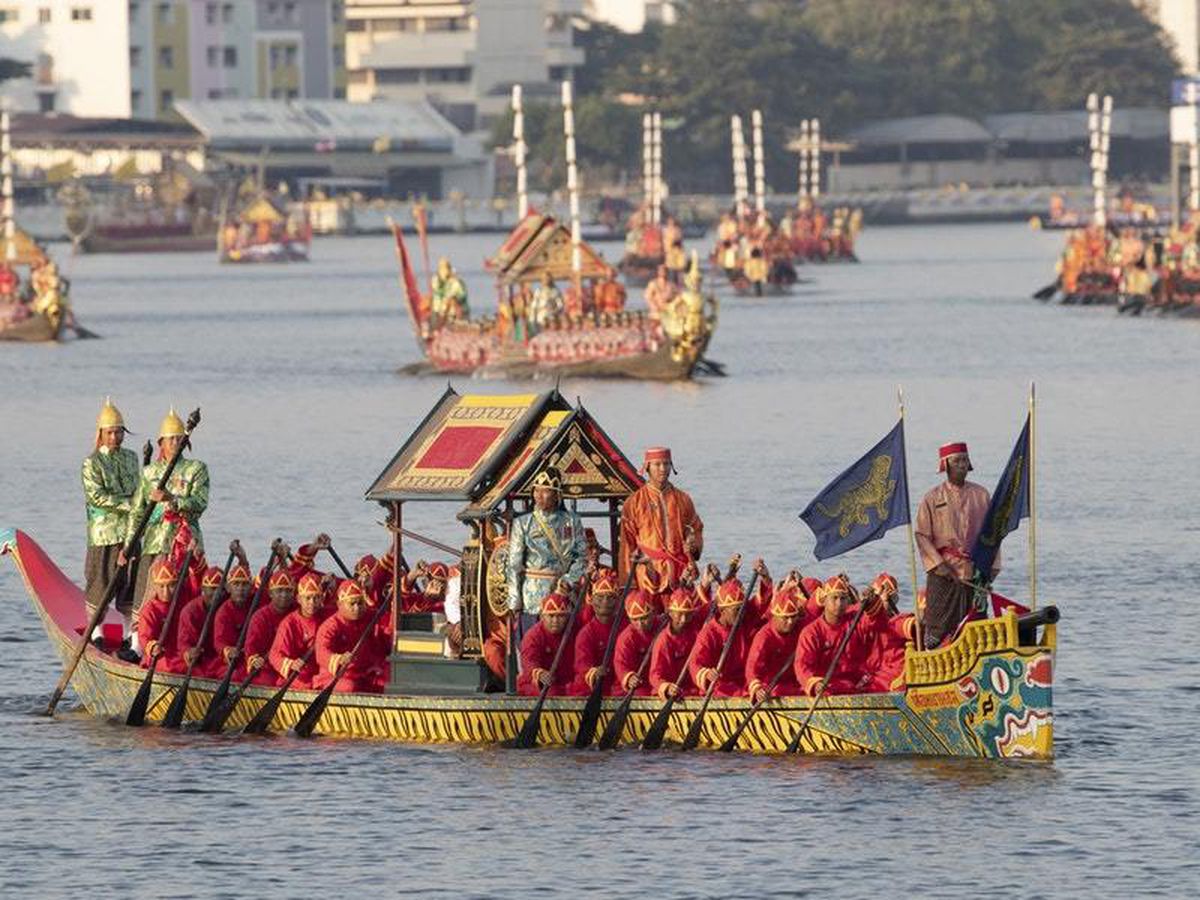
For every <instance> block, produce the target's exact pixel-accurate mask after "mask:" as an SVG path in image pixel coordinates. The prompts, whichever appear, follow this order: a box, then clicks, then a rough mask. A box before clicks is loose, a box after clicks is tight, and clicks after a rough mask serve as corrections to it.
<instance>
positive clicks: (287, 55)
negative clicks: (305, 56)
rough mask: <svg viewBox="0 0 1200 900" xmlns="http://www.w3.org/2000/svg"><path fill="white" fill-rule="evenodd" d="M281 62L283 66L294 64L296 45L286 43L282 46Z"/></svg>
mask: <svg viewBox="0 0 1200 900" xmlns="http://www.w3.org/2000/svg"><path fill="white" fill-rule="evenodd" d="M283 64H284V65H285V66H294V65H295V64H296V45H295V44H288V45H287V46H286V47H284V48H283Z"/></svg>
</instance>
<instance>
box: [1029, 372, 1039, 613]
mask: <svg viewBox="0 0 1200 900" xmlns="http://www.w3.org/2000/svg"><path fill="white" fill-rule="evenodd" d="M1036 461H1037V391H1036V386H1035V385H1034V383H1033V382H1032V381H1031V382H1029V608H1030V609H1037V477H1036V475H1037V468H1036Z"/></svg>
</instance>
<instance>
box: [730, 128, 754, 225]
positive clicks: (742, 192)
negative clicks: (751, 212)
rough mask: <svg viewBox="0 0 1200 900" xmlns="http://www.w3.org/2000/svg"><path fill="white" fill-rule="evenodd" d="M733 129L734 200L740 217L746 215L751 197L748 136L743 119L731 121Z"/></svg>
mask: <svg viewBox="0 0 1200 900" xmlns="http://www.w3.org/2000/svg"><path fill="white" fill-rule="evenodd" d="M731 125H732V127H733V199H734V205H735V206H736V208H737V214H738V217H739V218H740V217H742V216H744V215H746V207H747V206H748V200H749V196H750V185H749V179H748V178H747V175H746V135H745V133H744V132H743V131H742V117H741V116H734V117H733V118H732V119H731Z"/></svg>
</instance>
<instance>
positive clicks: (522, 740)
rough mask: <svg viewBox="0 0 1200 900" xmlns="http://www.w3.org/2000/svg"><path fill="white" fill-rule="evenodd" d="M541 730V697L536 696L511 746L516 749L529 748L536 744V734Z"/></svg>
mask: <svg viewBox="0 0 1200 900" xmlns="http://www.w3.org/2000/svg"><path fill="white" fill-rule="evenodd" d="M541 730H542V698H541V697H539V698H538V702H537V703H535V704H534V705H533V709H531V710H530V711H529V715H528V716H526V717H525V724H524V725H522V726H521V730H520V731H519V732H517V737H516V740H514V741H513V747H515V748H516V749H517V750H531V749H533V748H534V747H536V746H537V742H538V734H539V733H540V732H541Z"/></svg>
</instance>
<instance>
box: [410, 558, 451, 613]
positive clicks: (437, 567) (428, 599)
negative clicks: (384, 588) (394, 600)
mask: <svg viewBox="0 0 1200 900" xmlns="http://www.w3.org/2000/svg"><path fill="white" fill-rule="evenodd" d="M418 578H423V579H424V581H425V583H424V584H423V585H421V586H420V587H418V586H417V579H418ZM449 580H450V567H449V566H447V565H446V564H445V563H440V562H434V563H427V562H425V560H423V559H421V560H418V561H417V565H416V568H415V569H413V571H412V572H405V573H404V575H403V576H402V577H401V579H400V612H402V613H433V612H438V613H440V612H443V610H444V609H445V602H446V584H447V582H449Z"/></svg>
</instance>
